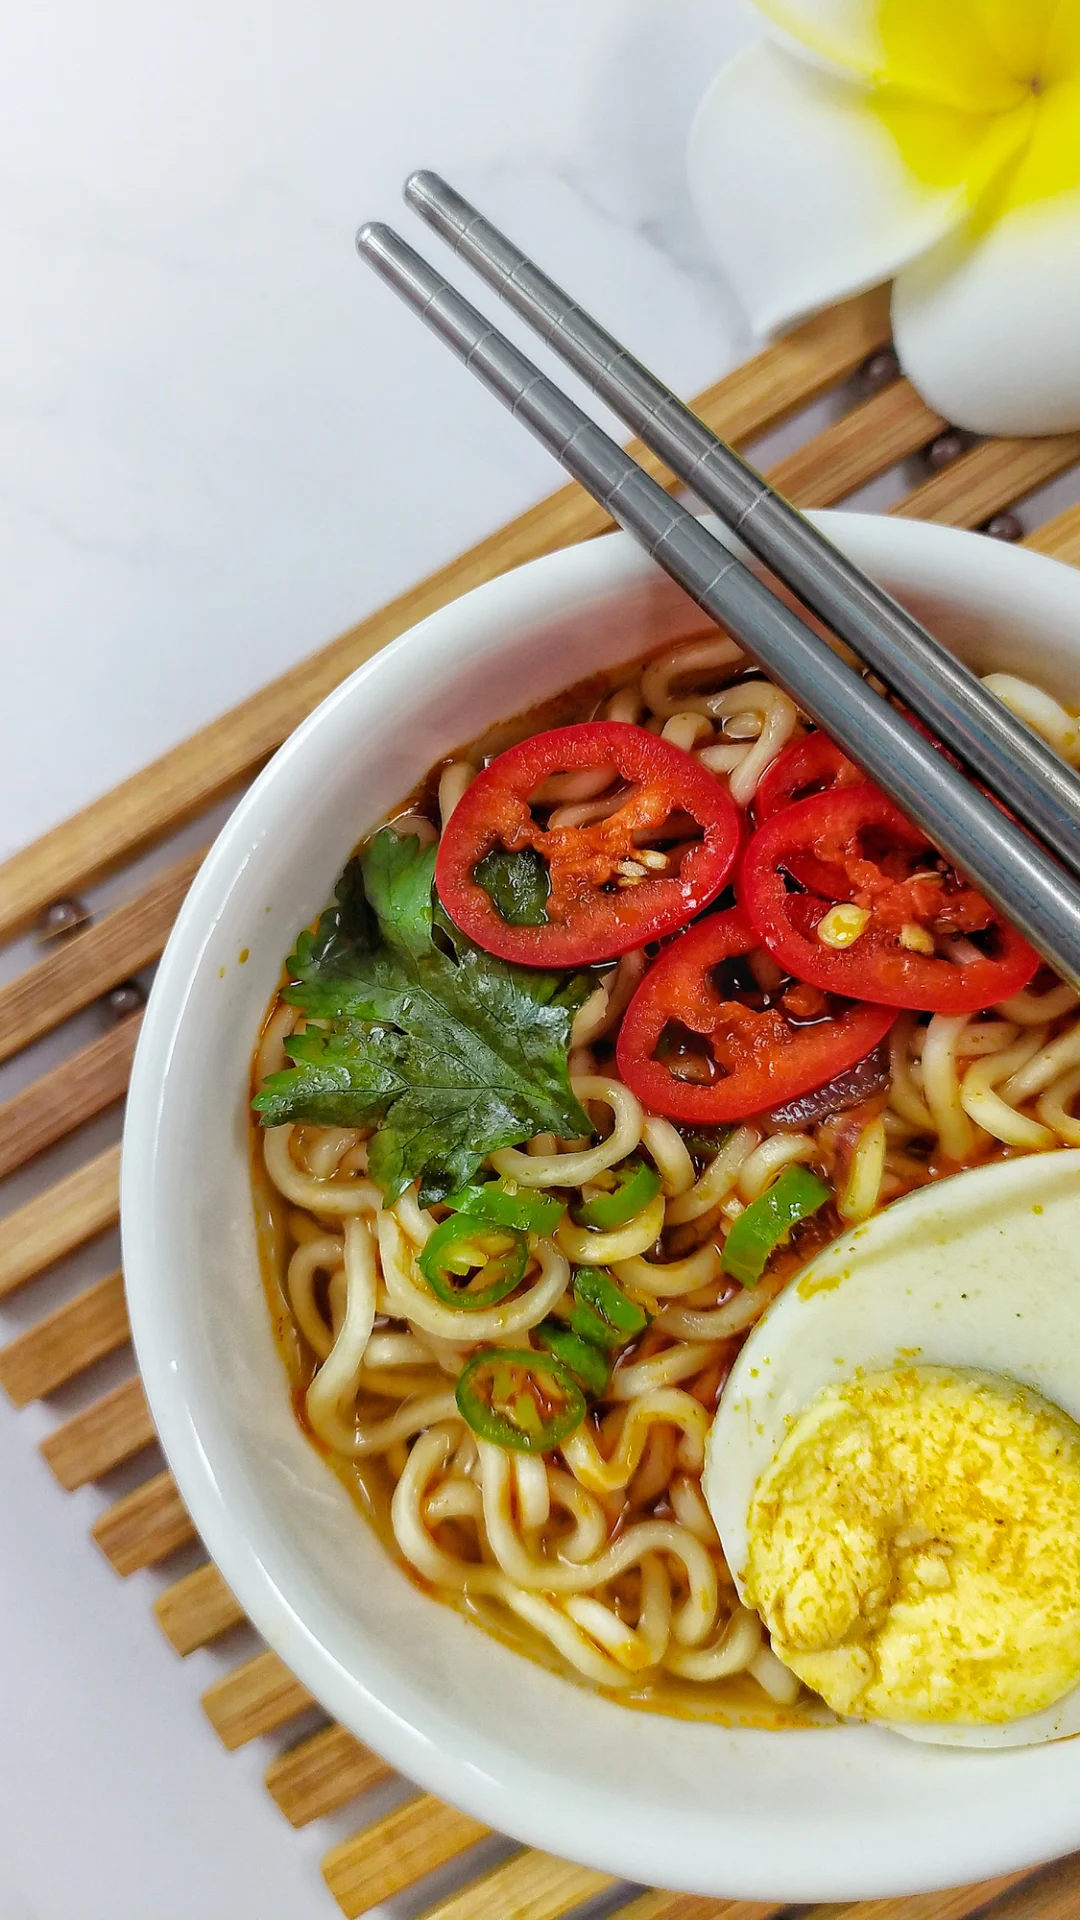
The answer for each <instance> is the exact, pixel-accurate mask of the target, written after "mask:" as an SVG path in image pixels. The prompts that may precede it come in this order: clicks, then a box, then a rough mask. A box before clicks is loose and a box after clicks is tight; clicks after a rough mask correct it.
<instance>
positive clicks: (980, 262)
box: [893, 189, 1080, 434]
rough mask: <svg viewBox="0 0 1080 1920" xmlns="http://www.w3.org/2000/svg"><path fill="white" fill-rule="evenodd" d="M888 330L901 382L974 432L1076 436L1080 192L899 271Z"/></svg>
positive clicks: (1018, 214)
mask: <svg viewBox="0 0 1080 1920" xmlns="http://www.w3.org/2000/svg"><path fill="white" fill-rule="evenodd" d="M893 332H894V336H895V339H896V346H897V351H898V352H899V355H900V359H901V362H902V364H903V367H904V371H905V373H907V374H908V375H909V376H910V378H911V379H912V380H913V381H914V383H915V385H916V386H917V387H918V389H919V392H920V393H921V394H922V395H923V397H924V399H926V400H928V401H929V403H930V405H931V406H932V407H934V408H935V409H936V410H937V411H938V412H939V413H942V414H944V415H945V417H946V419H948V420H953V421H955V422H956V424H957V425H958V426H961V427H968V428H970V429H971V431H972V432H973V433H1006V434H1029V433H1065V432H1068V431H1070V430H1071V429H1074V428H1077V427H1080V190H1076V189H1074V190H1073V192H1071V193H1062V194H1060V195H1058V196H1056V197H1055V198H1053V199H1048V200H1044V201H1042V202H1040V203H1039V204H1038V205H1036V206H1027V207H1021V208H1018V209H1016V210H1015V211H1014V212H1012V213H1010V214H1008V215H1006V216H1005V217H1004V218H1003V219H1002V220H1000V221H998V222H997V223H996V224H995V225H994V226H992V227H991V228H990V229H989V231H988V232H986V233H985V234H984V235H982V236H981V237H980V238H977V239H975V240H971V239H970V238H965V237H964V236H962V235H959V234H957V235H954V236H952V237H951V238H950V239H948V240H946V241H945V242H944V243H943V244H942V245H941V246H939V247H936V248H935V249H934V250H933V251H932V252H931V253H930V254H928V255H927V256H926V257H925V258H924V259H922V260H919V261H917V262H916V263H915V264H914V265H913V266H910V267H908V268H906V269H905V271H904V272H903V273H901V274H900V275H899V277H898V279H897V282H896V287H895V289H894V292H893Z"/></svg>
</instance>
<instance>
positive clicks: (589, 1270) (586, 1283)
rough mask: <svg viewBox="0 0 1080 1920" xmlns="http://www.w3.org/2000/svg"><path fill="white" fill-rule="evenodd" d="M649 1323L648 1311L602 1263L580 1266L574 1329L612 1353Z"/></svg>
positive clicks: (577, 1278)
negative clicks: (610, 1274)
mask: <svg viewBox="0 0 1080 1920" xmlns="http://www.w3.org/2000/svg"><path fill="white" fill-rule="evenodd" d="M648 1324H649V1317H648V1314H647V1313H645V1312H644V1310H643V1309H642V1308H641V1307H639V1306H638V1305H637V1304H636V1302H635V1301H633V1300H628V1299H627V1297H626V1295H625V1293H623V1291H622V1288H621V1287H617V1286H616V1285H615V1282H614V1280H612V1279H611V1278H610V1277H609V1276H608V1275H607V1274H606V1273H605V1272H604V1271H603V1269H602V1268H601V1267H578V1269H577V1271H576V1273H575V1274H574V1304H573V1307H572V1308H571V1310H570V1328H571V1332H573V1333H576V1334H579V1335H580V1337H581V1339H582V1340H589V1341H591V1342H592V1344H593V1346H594V1347H603V1348H604V1349H605V1351H606V1352H608V1353H610V1352H612V1351H613V1349H614V1348H615V1347H623V1346H625V1345H626V1342H627V1341H628V1340H633V1339H634V1338H635V1336H636V1335H637V1334H639V1333H644V1331H645V1328H646V1327H647V1326H648Z"/></svg>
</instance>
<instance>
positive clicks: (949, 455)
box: [924, 427, 964, 473]
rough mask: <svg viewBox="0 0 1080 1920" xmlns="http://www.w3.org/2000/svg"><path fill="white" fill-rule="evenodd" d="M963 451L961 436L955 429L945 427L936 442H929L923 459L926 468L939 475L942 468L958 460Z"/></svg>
mask: <svg viewBox="0 0 1080 1920" xmlns="http://www.w3.org/2000/svg"><path fill="white" fill-rule="evenodd" d="M963 451H964V436H963V434H962V433H958V432H957V430H956V428H955V427H947V428H946V430H945V432H944V433H939V434H938V437H937V439H936V440H931V442H930V445H929V446H928V447H927V449H926V453H925V456H924V458H925V460H926V464H927V466H928V467H932V468H933V470H934V472H935V473H940V471H941V469H942V467H951V466H952V463H953V461H954V460H959V458H960V455H961V454H962V453H963Z"/></svg>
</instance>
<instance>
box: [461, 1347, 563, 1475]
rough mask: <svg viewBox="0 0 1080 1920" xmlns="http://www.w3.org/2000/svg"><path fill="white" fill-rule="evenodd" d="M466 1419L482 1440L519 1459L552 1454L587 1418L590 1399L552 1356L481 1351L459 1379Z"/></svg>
mask: <svg viewBox="0 0 1080 1920" xmlns="http://www.w3.org/2000/svg"><path fill="white" fill-rule="evenodd" d="M455 1398H456V1400H457V1404H458V1411H459V1413H460V1414H461V1417H462V1419H463V1420H464V1421H465V1422H466V1423H467V1425H468V1426H470V1427H471V1428H472V1430H473V1432H474V1433H475V1434H477V1435H478V1436H479V1438H480V1439H481V1440H490V1441H491V1443H492V1445H493V1446H496V1447H512V1448H514V1449H515V1450H516V1451H517V1452H518V1453H550V1452H551V1450H552V1448H553V1447H557V1446H558V1444H559V1441H560V1440H565V1439H566V1436H567V1434H568V1433H573V1431H574V1428H575V1427H579V1426H580V1425H581V1422H582V1421H583V1419H584V1418H585V1395H584V1393H583V1392H582V1390H581V1388H580V1387H579V1385H578V1383H577V1381H576V1380H575V1379H574V1376H573V1374H572V1373H571V1372H570V1370H569V1368H568V1367H565V1366H564V1365H563V1363H562V1361H561V1360H560V1359H558V1358H557V1356H556V1355H555V1354H553V1353H531V1352H530V1351H529V1350H528V1348H524V1349H521V1350H518V1349H516V1348H514V1347H481V1348H480V1350H479V1352H478V1353H474V1354H473V1356H472V1359H471V1360H466V1362H465V1365H464V1366H463V1367H462V1369H461V1372H460V1373H459V1375H458V1383H457V1387H456V1388H455Z"/></svg>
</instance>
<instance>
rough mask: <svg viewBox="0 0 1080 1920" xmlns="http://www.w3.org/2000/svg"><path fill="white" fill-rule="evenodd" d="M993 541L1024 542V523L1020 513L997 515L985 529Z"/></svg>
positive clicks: (988, 522) (989, 521)
mask: <svg viewBox="0 0 1080 1920" xmlns="http://www.w3.org/2000/svg"><path fill="white" fill-rule="evenodd" d="M983 532H984V533H988V534H989V535H990V538H991V540H1022V539H1023V537H1024V523H1023V521H1022V520H1021V518H1020V515H1019V514H1018V513H995V515H994V517H993V519H992V520H988V521H987V523H986V525H985V527H984V528H983Z"/></svg>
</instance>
